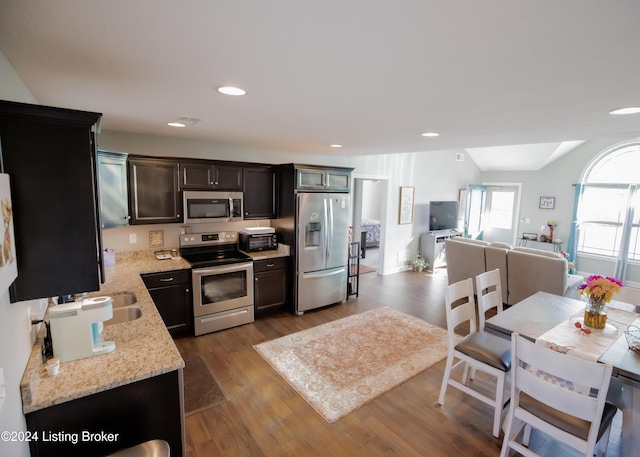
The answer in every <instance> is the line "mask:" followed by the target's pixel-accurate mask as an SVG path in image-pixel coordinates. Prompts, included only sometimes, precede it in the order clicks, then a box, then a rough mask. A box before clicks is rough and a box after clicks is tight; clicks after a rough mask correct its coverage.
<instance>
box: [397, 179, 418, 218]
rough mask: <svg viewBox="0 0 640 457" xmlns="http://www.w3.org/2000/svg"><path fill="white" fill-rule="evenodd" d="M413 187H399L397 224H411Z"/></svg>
mask: <svg viewBox="0 0 640 457" xmlns="http://www.w3.org/2000/svg"><path fill="white" fill-rule="evenodd" d="M414 192H415V187H410V186H401V187H400V211H399V214H398V224H411V223H412V222H413V194H414Z"/></svg>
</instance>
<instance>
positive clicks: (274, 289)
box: [253, 257, 290, 314]
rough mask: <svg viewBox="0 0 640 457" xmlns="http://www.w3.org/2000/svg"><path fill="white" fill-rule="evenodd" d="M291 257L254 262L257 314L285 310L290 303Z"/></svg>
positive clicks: (254, 291)
mask: <svg viewBox="0 0 640 457" xmlns="http://www.w3.org/2000/svg"><path fill="white" fill-rule="evenodd" d="M289 263H290V258H289V257H278V258H275V259H268V260H255V261H254V262H253V277H254V287H253V296H254V304H255V312H256V314H259V313H264V312H267V311H276V310H285V308H286V307H287V305H288V303H289V290H288V289H289V279H288V278H289Z"/></svg>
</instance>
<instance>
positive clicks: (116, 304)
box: [111, 292, 138, 309]
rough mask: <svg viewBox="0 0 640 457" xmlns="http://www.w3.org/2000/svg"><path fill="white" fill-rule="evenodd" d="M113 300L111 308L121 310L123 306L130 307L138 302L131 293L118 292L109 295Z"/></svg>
mask: <svg viewBox="0 0 640 457" xmlns="http://www.w3.org/2000/svg"><path fill="white" fill-rule="evenodd" d="M111 299H112V300H113V304H112V306H113V308H114V309H115V308H122V307H123V306H131V305H133V304H134V303H135V302H137V301H138V298H137V297H136V294H134V293H133V292H119V293H117V294H113V295H111Z"/></svg>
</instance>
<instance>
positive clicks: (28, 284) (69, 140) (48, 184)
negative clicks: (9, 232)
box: [0, 102, 101, 302]
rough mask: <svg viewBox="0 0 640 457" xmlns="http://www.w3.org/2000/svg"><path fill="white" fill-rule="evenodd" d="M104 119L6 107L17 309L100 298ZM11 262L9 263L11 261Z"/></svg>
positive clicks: (2, 122)
mask: <svg viewBox="0 0 640 457" xmlns="http://www.w3.org/2000/svg"><path fill="white" fill-rule="evenodd" d="M99 118H100V115H99V114H97V113H86V112H77V111H72V110H64V109H59V108H51V107H44V106H37V105H27V104H20V103H12V102H0V146H1V148H2V158H3V166H4V172H5V173H8V174H9V178H10V183H11V197H12V208H13V212H12V217H13V225H14V233H15V245H16V256H15V257H16V259H17V268H18V277H17V278H16V280H15V281H14V282H13V284H12V286H11V288H10V293H11V301H13V302H15V301H22V300H29V299H36V298H45V297H52V296H56V295H64V294H72V293H77V292H89V291H94V290H98V288H99V285H100V283H99V277H98V263H99V252H100V250H101V249H100V247H99V243H98V224H97V221H98V220H99V215H98V208H97V204H96V203H97V201H96V195H97V188H96V175H95V168H96V167H95V165H96V156H95V150H94V141H93V140H94V138H93V133H92V132H91V127H92V125H93V124H94V123H95V122H97V121H98V119H99ZM5 261H7V260H6V259H5Z"/></svg>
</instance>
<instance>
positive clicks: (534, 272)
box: [507, 249, 569, 305]
mask: <svg viewBox="0 0 640 457" xmlns="http://www.w3.org/2000/svg"><path fill="white" fill-rule="evenodd" d="M534 251H538V250H536V249H534ZM540 252H542V254H540V253H538V252H528V251H526V250H523V249H512V250H511V251H509V252H508V253H507V277H508V278H509V279H508V281H509V294H508V297H507V298H508V300H507V303H508V304H509V305H514V304H516V303H518V302H519V301H521V300H524V299H525V298H527V297H529V296H531V295H533V294H535V293H536V292H539V291H543V292H549V293H551V294H556V295H564V294H565V292H566V291H567V281H568V279H569V268H568V263H567V261H566V259H565V258H564V257H562V256H561V255H558V256H553V255H548V254H553V253H552V252H547V251H540Z"/></svg>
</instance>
